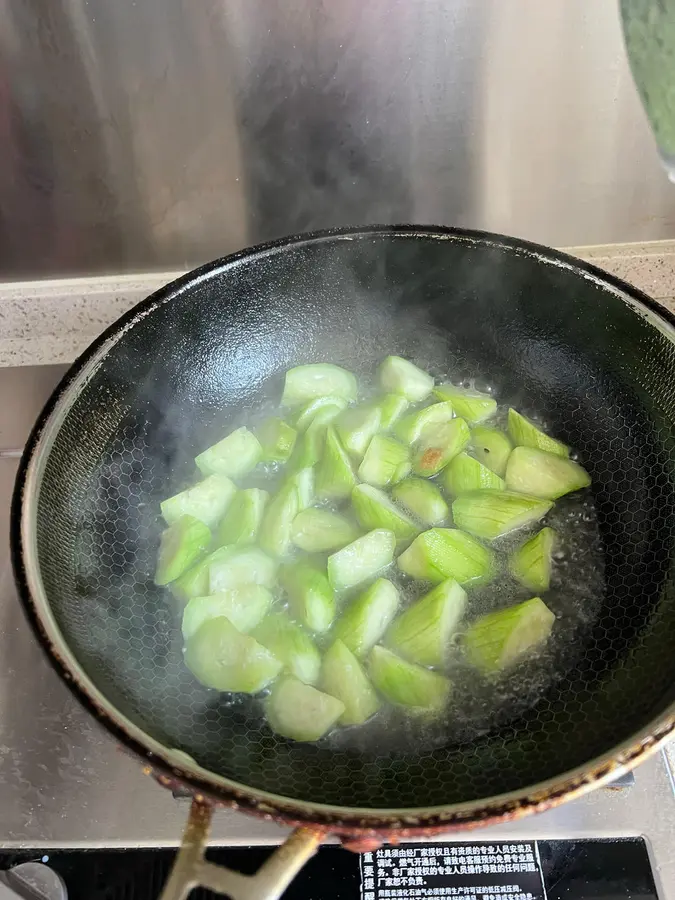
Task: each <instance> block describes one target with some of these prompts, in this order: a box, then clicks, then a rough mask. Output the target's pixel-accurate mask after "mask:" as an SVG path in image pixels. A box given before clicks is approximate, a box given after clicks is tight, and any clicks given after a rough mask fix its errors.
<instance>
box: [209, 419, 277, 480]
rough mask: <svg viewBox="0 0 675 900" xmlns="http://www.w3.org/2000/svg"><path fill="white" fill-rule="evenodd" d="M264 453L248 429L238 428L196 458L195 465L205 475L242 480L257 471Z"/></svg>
mask: <svg viewBox="0 0 675 900" xmlns="http://www.w3.org/2000/svg"><path fill="white" fill-rule="evenodd" d="M262 453H263V451H262V447H261V446H260V441H259V440H258V438H257V437H256V436H255V435H254V434H253V433H252V432H250V431H249V430H248V428H237V429H236V431H233V432H232V433H231V434H228V436H227V437H225V438H223V439H222V441H218V443H217V444H213V445H212V446H211V447H208V448H207V449H206V450H204V451H203V452H202V453H200V454H199V456H197V457H195V463H196V465H197V468H198V469H199V471H200V472H203V473H204V475H228V476H229V477H230V478H240V477H241V476H242V475H246V474H248V472H250V471H252V470H253V469H255V467H256V466H257V465H258V463H259V462H260V460H261V459H262Z"/></svg>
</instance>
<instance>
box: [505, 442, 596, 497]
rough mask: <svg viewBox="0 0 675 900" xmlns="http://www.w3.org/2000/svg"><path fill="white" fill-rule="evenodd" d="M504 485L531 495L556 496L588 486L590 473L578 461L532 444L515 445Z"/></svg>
mask: <svg viewBox="0 0 675 900" xmlns="http://www.w3.org/2000/svg"><path fill="white" fill-rule="evenodd" d="M505 477H506V486H507V488H508V489H509V490H511V491H520V492H521V493H523V494H530V495H531V496H532V497H544V498H545V499H547V500H557V499H558V497H562V496H563V495H564V494H569V493H570V492H571V491H578V490H580V489H581V488H585V487H588V486H589V484H590V483H591V477H590V475H589V474H588V472H587V471H586V470H585V469H584V468H582V467H581V466H580V465H579V463H576V462H574V461H573V460H571V459H565V458H564V457H562V456H556V454H555V453H547V452H546V451H545V450H537V449H536V448H535V447H516V448H515V449H514V450H513V452H512V453H511V456H510V457H509V462H508V465H507V467H506V476H505Z"/></svg>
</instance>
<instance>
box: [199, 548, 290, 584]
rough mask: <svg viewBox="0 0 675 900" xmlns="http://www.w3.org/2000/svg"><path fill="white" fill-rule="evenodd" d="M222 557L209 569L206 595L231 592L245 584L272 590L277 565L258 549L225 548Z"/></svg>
mask: <svg viewBox="0 0 675 900" xmlns="http://www.w3.org/2000/svg"><path fill="white" fill-rule="evenodd" d="M222 549H223V550H225V551H226V552H225V553H223V555H222V557H221V556H218V557H216V554H215V553H214V554H213V556H214V557H216V558H215V559H212V560H211V562H210V564H209V567H208V572H209V583H208V590H207V591H202V593H204V594H206V593H208V594H218V593H220V591H230V590H233V589H234V588H238V587H241V586H242V585H244V584H262V585H263V586H264V587H267V588H271V587H272V585H273V584H274V578H275V575H276V572H277V564H276V562H274V560H272V559H270V558H269V556H267V555H266V554H264V553H263V552H262V550H258V548H257V547H241V548H239V547H234V548H230V547H223V548H222Z"/></svg>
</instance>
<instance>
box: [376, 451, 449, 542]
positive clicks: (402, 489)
mask: <svg viewBox="0 0 675 900" xmlns="http://www.w3.org/2000/svg"><path fill="white" fill-rule="evenodd" d="M460 455H461V454H460ZM458 458H459V457H458ZM451 465H452V463H451ZM392 496H393V498H394V500H396V502H397V503H400V504H401V506H404V507H405V508H406V509H407V510H409V512H411V513H412V514H413V515H414V516H416V517H417V518H418V519H419V520H420V522H422V523H424V525H440V523H441V522H443V521H445V519H447V518H448V515H449V513H450V509H449V507H448V504H447V503H446V502H445V500H444V499H443V495H442V494H441V492H440V491H439V490H438V488H437V487H436V485H435V484H434V483H433V482H431V481H425V480H424V479H423V478H406V479H404V480H403V481H401V482H399V483H398V484H397V485H396V487H395V488H394V490H393V491H392Z"/></svg>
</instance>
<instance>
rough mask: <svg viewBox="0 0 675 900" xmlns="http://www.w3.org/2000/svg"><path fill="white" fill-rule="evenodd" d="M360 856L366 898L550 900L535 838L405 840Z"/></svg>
mask: <svg viewBox="0 0 675 900" xmlns="http://www.w3.org/2000/svg"><path fill="white" fill-rule="evenodd" d="M360 861H361V898H362V900H409V898H410V900H426V898H435V897H458V898H460V897H461V898H462V900H546V892H545V890H544V883H543V879H542V876H541V866H540V864H539V854H538V852H537V844H536V841H531V842H527V841H526V842H519V843H517V844H511V843H502V842H499V843H493V844H489V843H487V842H481V843H479V844H454V843H453V844H445V843H443V844H440V843H439V844H433V845H423V844H401V845H400V846H398V847H382V848H380V849H379V850H376V851H373V852H372V853H363V854H362V855H361V857H360Z"/></svg>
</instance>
